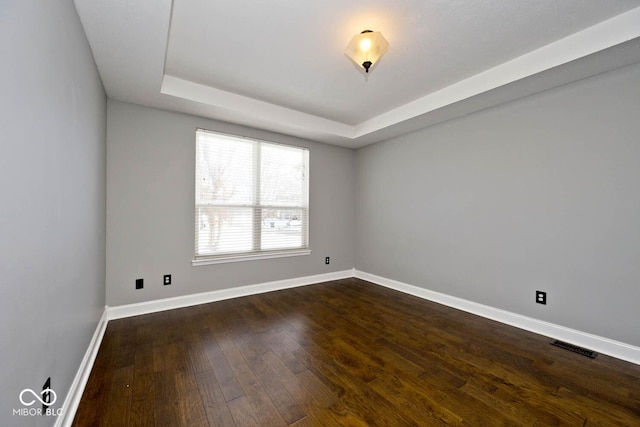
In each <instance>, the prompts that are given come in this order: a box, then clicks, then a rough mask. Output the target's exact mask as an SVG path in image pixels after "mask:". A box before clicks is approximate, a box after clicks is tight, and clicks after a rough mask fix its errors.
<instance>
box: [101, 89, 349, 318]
mask: <svg viewBox="0 0 640 427" xmlns="http://www.w3.org/2000/svg"><path fill="white" fill-rule="evenodd" d="M107 105H108V107H107V109H108V114H107V116H108V120H107V304H108V305H109V306H116V305H122V304H130V303H135V302H141V301H148V300H154V299H159V298H167V297H174V296H179V295H188V294H193V293H199V292H207V291H213V290H218V289H225V288H231V287H236V286H241V285H249V284H255V283H264V282H269V281H274V280H281V279H288V278H294V277H301V276H308V275H314V274H321V273H328V272H332V271H340V270H345V269H351V268H353V265H354V263H355V260H354V257H355V255H354V241H355V236H354V234H355V232H354V221H355V216H354V213H355V203H354V201H353V199H354V196H355V193H354V191H355V172H354V165H355V152H354V151H353V150H350V149H345V148H340V147H334V146H330V145H325V144H319V143H314V142H310V141H305V140H300V139H296V138H292V137H287V136H283V135H277V134H270V133H267V132H264V131H258V130H254V129H249V128H245V127H240V126H235V125H231V124H224V123H220V122H216V121H212V120H208V119H203V118H198V117H195V116H189V115H185V114H179V113H173V112H168V111H162V110H157V109H152V108H148V107H142V106H139V105H133V104H127V103H123V102H120V101H114V100H109V101H108V103H107ZM197 127H202V128H206V129H211V130H215V131H219V132H227V133H232V134H237V135H243V136H250V137H254V138H260V139H266V140H271V141H275V142H280V143H285V144H291V145H298V146H304V147H308V148H309V156H310V176H311V180H310V201H309V203H310V230H309V233H310V246H311V250H312V254H311V255H309V256H298V257H289V258H278V259H269V260H260V261H246V262H234V263H227V264H217V265H207V266H198V267H193V266H192V265H191V260H192V259H193V248H194V203H195V195H194V193H195V191H194V185H195V184H194V179H195V129H196V128H197ZM325 256H330V257H331V264H330V265H325V264H324V257H325ZM164 274H171V275H172V281H173V284H172V285H171V286H163V285H162V276H163V275H164ZM137 278H144V281H145V282H144V283H145V285H144V289H141V290H135V286H134V285H135V279H137Z"/></svg>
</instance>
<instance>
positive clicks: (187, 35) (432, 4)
mask: <svg viewBox="0 0 640 427" xmlns="http://www.w3.org/2000/svg"><path fill="white" fill-rule="evenodd" d="M75 4H76V8H77V10H78V14H79V16H80V19H81V21H82V24H83V26H84V29H85V32H86V34H87V38H88V40H89V44H90V45H91V49H92V51H93V55H94V58H95V61H96V64H97V67H98V70H99V72H100V76H101V78H102V81H103V84H104V87H105V90H106V92H107V95H108V96H109V97H110V98H114V99H119V100H122V101H127V102H132V103H137V104H141V105H147V106H152V107H157V108H162V109H167V110H172V111H179V112H185V113H189V114H195V115H199V116H203V117H208V118H212V119H218V120H222V121H227V122H231V123H237V124H242V125H246V126H250V127H255V128H260V129H266V130H270V131H274V132H280V133H284V134H288V135H294V136H299V137H303V138H309V139H313V140H317V141H322V142H327V143H331V144H336V145H342V146H346V147H354V148H355V147H361V146H364V145H367V144H370V143H373V142H377V141H380V140H383V139H387V138H389V137H393V136H396V135H400V134H402V133H406V132H410V131H413V130H416V129H419V128H422V127H425V126H429V125H432V124H435V123H439V122H442V121H446V120H450V119H452V118H455V117H459V116H461V115H464V114H469V113H471V112H473V111H478V110H480V109H483V108H487V107H490V106H492V105H496V104H499V103H503V102H507V101H510V100H513V99H516V98H519V97H522V96H526V95H529V94H532V93H536V92H540V91H542V90H547V89H550V88H553V87H557V86H559V85H562V84H566V83H569V82H571V81H575V80H578V79H582V78H585V77H589V76H592V75H595V74H599V73H602V72H605V71H609V70H612V69H616V68H619V67H622V66H624V65H628V64H632V63H637V62H640V0H562V1H559V0H402V1H398V0H367V1H364V0H359V1H358V0H323V1H311V0H307V1H303V0H277V1H268V0H244V1H220V0H217V1H216V0H173V1H172V0H136V1H129V0H75ZM365 29H371V30H374V31H380V32H382V34H383V35H384V36H385V38H386V39H387V40H388V41H389V44H390V47H389V50H388V51H387V53H386V54H385V56H383V57H382V59H381V60H380V61H379V62H378V63H376V64H375V65H374V67H373V68H372V70H371V72H370V74H369V75H365V74H364V72H363V71H362V70H359V69H358V68H357V67H356V66H355V64H353V63H352V62H351V61H350V60H349V59H348V58H347V57H346V55H344V48H345V47H346V45H347V44H348V43H349V41H350V40H351V38H352V37H353V36H354V35H355V34H357V33H359V32H360V31H362V30H365Z"/></svg>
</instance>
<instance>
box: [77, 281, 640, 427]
mask: <svg viewBox="0 0 640 427" xmlns="http://www.w3.org/2000/svg"><path fill="white" fill-rule="evenodd" d="M551 341H552V340H551V339H549V338H546V337H543V336H539V335H536V334H533V333H529V332H526V331H522V330H520V329H516V328H513V327H510V326H506V325H503V324H500V323H497V322H493V321H490V320H487V319H483V318H481V317H477V316H474V315H471V314H468V313H464V312H461V311H457V310H454V309H451V308H448V307H445V306H442V305H438V304H435V303H431V302H428V301H424V300H422V299H419V298H415V297H412V296H408V295H405V294H402V293H400V292H395V291H392V290H389V289H386V288H383V287H380V286H376V285H373V284H371V283H368V282H365V281H362V280H358V279H346V280H339V281H334V282H328V283H323V284H318V285H312V286H306V287H301V288H295V289H289V290H284V291H278V292H272V293H268V294H261V295H255V296H250V297H244V298H238V299H233V300H228V301H221V302H216V303H211V304H203V305H199V306H194V307H189V308H184V309H178V310H172V311H165V312H161V313H155V314H149V315H145V316H138V317H133V318H128V319H121V320H115V321H111V322H109V325H108V327H107V331H106V334H105V336H104V340H103V342H102V345H101V347H100V351H99V353H98V356H97V359H96V362H95V365H94V367H93V371H92V373H91V376H90V378H89V381H88V384H87V386H86V389H85V391H84V395H83V397H82V401H81V403H80V406H79V408H78V411H77V413H76V418H75V421H74V425H75V426H99V425H105V426H107V425H108V426H287V425H289V426H333V425H337V426H343V425H348V426H375V425H378V426H405V425H419V426H442V425H466V426H493V425H510V426H516V425H526V426H551V425H571V426H584V425H587V426H591V425H594V426H595V425H607V426H610V425H624V426H638V425H640V366H637V365H634V364H631V363H627V362H623V361H620V360H618V359H614V358H611V357H607V356H604V355H599V356H598V357H597V358H595V359H589V358H587V357H584V356H581V355H578V354H575V353H571V352H568V351H566V350H562V349H559V348H556V347H553V346H551V345H550V342H551Z"/></svg>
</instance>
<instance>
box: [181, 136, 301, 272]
mask: <svg viewBox="0 0 640 427" xmlns="http://www.w3.org/2000/svg"><path fill="white" fill-rule="evenodd" d="M308 230H309V150H307V149H305V148H299V147H291V146H287V145H280V144H274V143H268V142H264V141H258V140H253V139H248V138H242V137H237V136H233V135H225V134H220V133H215V132H211V131H207V130H203V129H198V130H196V206H195V259H194V261H193V264H194V265H199V264H210V263H216V262H228V261H239V260H244V259H259V258H271V257H280V256H292V255H307V254H309V253H310V251H309V250H308V248H309V237H308V236H309V234H308Z"/></svg>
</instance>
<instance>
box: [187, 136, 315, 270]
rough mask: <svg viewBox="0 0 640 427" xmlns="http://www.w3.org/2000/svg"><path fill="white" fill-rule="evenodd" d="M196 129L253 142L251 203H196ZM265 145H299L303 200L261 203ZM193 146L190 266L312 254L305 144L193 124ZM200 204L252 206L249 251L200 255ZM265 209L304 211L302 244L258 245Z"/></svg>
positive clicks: (197, 143) (307, 153)
mask: <svg viewBox="0 0 640 427" xmlns="http://www.w3.org/2000/svg"><path fill="white" fill-rule="evenodd" d="M199 132H205V133H208V134H213V135H220V136H222V137H224V138H225V139H229V138H231V139H237V140H240V141H249V142H251V143H253V155H252V161H253V165H254V168H253V171H254V173H253V175H252V183H253V193H252V195H253V197H252V203H251V204H249V205H234V204H212V203H198V202H199V199H198V194H197V192H198V182H197V181H198V176H199V174H198V168H199V163H198V159H199V155H200V151H199V144H200V142H199V137H198V133H199ZM265 145H268V146H282V147H286V148H289V149H298V150H301V151H302V152H303V153H304V154H303V155H304V156H305V159H304V164H305V170H304V175H305V177H304V181H305V184H304V185H303V194H302V200H301V202H302V203H301V204H302V205H301V206H279V205H266V204H262V203H261V200H260V197H261V189H262V182H261V158H262V149H263V148H264V146H265ZM195 148H196V153H195V179H194V196H195V197H194V204H193V206H194V234H193V236H194V245H193V248H194V256H193V260H192V265H193V266H199V265H209V264H220V263H228V262H238V261H250V260H259V259H271V258H283V257H293V256H302V255H309V254H311V249H310V246H309V229H310V227H309V223H310V219H309V218H310V212H309V186H310V179H309V169H310V164H309V163H310V160H309V158H310V153H309V149H308V148H306V147H301V146H295V145H290V144H282V143H278V142H273V141H268V140H263V139H257V138H251V137H246V136H241V135H234V134H229V133H223V132H216V131H212V130H209V129H204V128H196V143H195ZM203 207H220V208H222V207H225V208H234V207H235V208H243V209H251V210H252V216H253V221H252V223H253V227H252V234H251V236H252V237H251V239H252V242H251V243H252V245H251V246H252V249H251V250H249V251H238V252H226V253H220V254H207V255H199V254H198V243H199V239H198V234H199V221H198V213H199V210H200V209H201V208H203ZM265 209H282V210H288V209H300V210H301V211H302V212H303V215H302V219H301V221H302V224H301V227H302V230H301V233H302V235H301V239H302V242H301V245H300V246H299V247H295V248H290V249H288V248H284V249H283V248H280V249H260V247H261V245H262V232H263V230H262V227H263V226H262V222H263V217H262V215H263V210H265Z"/></svg>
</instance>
